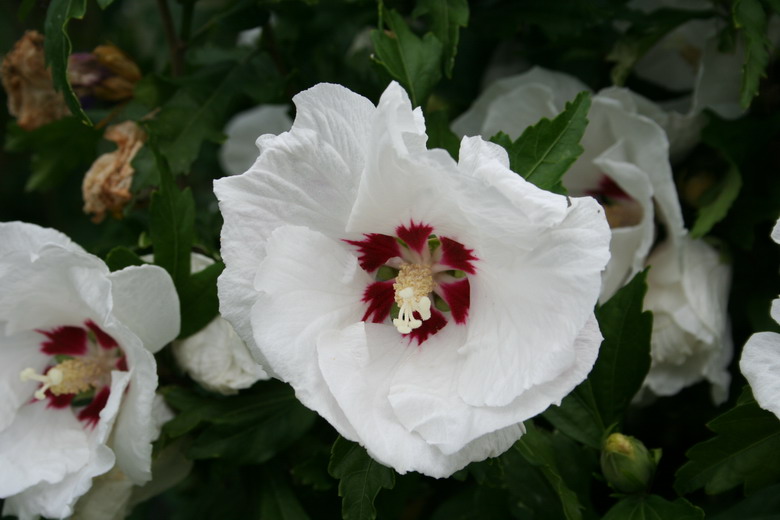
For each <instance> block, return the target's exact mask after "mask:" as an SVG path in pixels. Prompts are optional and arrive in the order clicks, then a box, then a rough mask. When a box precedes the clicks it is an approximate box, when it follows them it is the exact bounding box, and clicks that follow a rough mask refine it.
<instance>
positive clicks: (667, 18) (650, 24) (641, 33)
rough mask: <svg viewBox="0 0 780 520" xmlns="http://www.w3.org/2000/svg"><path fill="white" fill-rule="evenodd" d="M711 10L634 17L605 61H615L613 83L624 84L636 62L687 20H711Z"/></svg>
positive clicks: (668, 11)
mask: <svg viewBox="0 0 780 520" xmlns="http://www.w3.org/2000/svg"><path fill="white" fill-rule="evenodd" d="M713 14H714V13H713V12H712V11H689V10H678V9H667V8H664V9H656V10H655V11H653V12H650V13H641V15H639V16H636V17H635V20H634V23H633V24H632V25H631V26H630V27H629V28H628V30H626V31H625V32H624V33H623V35H622V36H621V37H620V38H619V39H618V41H617V42H615V45H614V47H612V50H611V51H610V53H609V55H608V56H607V59H608V60H609V61H613V62H616V64H615V66H614V67H613V68H612V82H613V83H614V84H615V85H623V83H625V81H626V78H627V77H628V75H629V74H630V73H631V69H633V68H634V65H636V62H637V61H639V59H640V58H642V56H644V55H645V53H646V52H647V51H648V50H650V48H651V47H653V46H654V45H655V44H656V43H658V41H659V40H660V39H661V38H663V37H664V36H666V35H667V34H668V33H669V32H671V31H672V30H674V29H675V28H677V27H679V26H680V25H682V24H684V23H685V22H688V21H690V20H695V19H700V18H711V17H712V16H713Z"/></svg>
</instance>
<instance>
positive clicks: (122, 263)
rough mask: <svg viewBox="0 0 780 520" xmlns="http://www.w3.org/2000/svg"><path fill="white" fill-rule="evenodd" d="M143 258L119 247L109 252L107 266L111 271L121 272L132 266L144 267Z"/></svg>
mask: <svg viewBox="0 0 780 520" xmlns="http://www.w3.org/2000/svg"><path fill="white" fill-rule="evenodd" d="M145 263H146V262H144V261H143V260H141V257H140V256H138V255H137V254H135V253H134V252H132V251H131V250H130V249H128V248H126V247H124V246H118V247H115V248H114V249H112V250H111V251H109V252H108V256H106V265H107V266H108V268H109V269H111V271H119V270H121V269H124V268H125V267H129V266H131V265H144V264H145Z"/></svg>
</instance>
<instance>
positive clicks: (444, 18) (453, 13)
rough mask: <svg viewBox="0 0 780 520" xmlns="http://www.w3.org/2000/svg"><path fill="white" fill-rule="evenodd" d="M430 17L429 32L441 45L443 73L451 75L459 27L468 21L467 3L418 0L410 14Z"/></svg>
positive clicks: (451, 0)
mask: <svg viewBox="0 0 780 520" xmlns="http://www.w3.org/2000/svg"><path fill="white" fill-rule="evenodd" d="M426 14H427V15H430V17H431V32H433V34H434V35H436V37H437V38H438V39H439V41H440V42H441V43H442V45H443V48H444V50H443V55H442V60H443V62H444V74H445V75H446V76H447V77H448V78H451V77H452V68H453V67H454V66H455V55H456V54H457V53H458V40H459V39H460V28H461V27H466V26H467V25H468V23H469V4H468V2H467V1H466V0H420V1H419V2H418V3H417V7H416V8H415V10H414V12H413V13H412V16H414V17H415V18H417V17H419V16H423V15H426Z"/></svg>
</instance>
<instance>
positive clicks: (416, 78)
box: [371, 8, 443, 106]
mask: <svg viewBox="0 0 780 520" xmlns="http://www.w3.org/2000/svg"><path fill="white" fill-rule="evenodd" d="M382 10H383V12H384V14H383V16H384V20H385V22H386V23H387V27H388V30H387V31H382V30H374V31H372V32H371V41H372V42H373V44H374V52H376V55H375V56H374V60H375V61H376V62H377V63H378V64H379V65H381V66H383V67H384V68H385V69H386V70H387V72H388V73H390V76H392V77H393V78H395V79H396V80H398V81H399V82H400V83H401V85H403V86H404V88H405V89H406V91H407V92H408V93H409V97H410V98H411V100H412V105H413V106H421V105H423V104H425V102H426V100H427V99H428V96H430V94H431V91H432V90H433V87H435V86H436V84H437V83H438V82H439V80H440V79H441V67H440V65H439V64H440V63H441V56H442V52H443V46H442V43H441V42H440V41H439V39H438V38H436V36H434V35H433V33H427V34H426V35H425V36H423V37H422V38H420V37H418V36H417V35H415V34H414V33H413V32H412V30H411V29H410V28H409V26H408V25H407V24H406V22H405V21H404V19H403V17H402V16H401V15H400V14H398V12H397V11H395V10H389V11H388V10H385V9H384V8H382Z"/></svg>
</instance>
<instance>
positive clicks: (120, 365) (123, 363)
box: [116, 356, 127, 372]
mask: <svg viewBox="0 0 780 520" xmlns="http://www.w3.org/2000/svg"><path fill="white" fill-rule="evenodd" d="M116 369H117V370H121V371H122V372H127V356H122V357H121V358H119V359H118V360H117V361H116Z"/></svg>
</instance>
